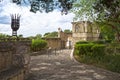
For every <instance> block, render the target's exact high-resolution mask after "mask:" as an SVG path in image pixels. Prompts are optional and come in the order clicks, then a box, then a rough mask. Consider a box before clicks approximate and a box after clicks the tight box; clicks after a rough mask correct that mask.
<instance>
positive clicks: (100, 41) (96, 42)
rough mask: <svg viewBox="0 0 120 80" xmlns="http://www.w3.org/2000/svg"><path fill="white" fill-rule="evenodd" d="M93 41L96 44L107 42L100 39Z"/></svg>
mask: <svg viewBox="0 0 120 80" xmlns="http://www.w3.org/2000/svg"><path fill="white" fill-rule="evenodd" d="M92 43H94V44H105V41H104V40H99V41H93V42H92Z"/></svg>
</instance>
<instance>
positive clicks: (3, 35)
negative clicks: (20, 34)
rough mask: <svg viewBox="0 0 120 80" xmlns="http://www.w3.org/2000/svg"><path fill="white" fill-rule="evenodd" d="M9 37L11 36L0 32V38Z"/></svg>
mask: <svg viewBox="0 0 120 80" xmlns="http://www.w3.org/2000/svg"><path fill="white" fill-rule="evenodd" d="M7 37H10V35H7V34H3V33H0V38H7Z"/></svg>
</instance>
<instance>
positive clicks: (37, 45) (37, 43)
mask: <svg viewBox="0 0 120 80" xmlns="http://www.w3.org/2000/svg"><path fill="white" fill-rule="evenodd" d="M46 47H47V42H46V41H45V40H42V39H33V40H32V45H31V49H32V51H40V50H41V49H44V48H46Z"/></svg>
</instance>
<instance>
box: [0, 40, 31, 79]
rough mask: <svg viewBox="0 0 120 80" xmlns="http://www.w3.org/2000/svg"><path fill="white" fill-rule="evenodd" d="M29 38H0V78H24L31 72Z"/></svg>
mask: <svg viewBox="0 0 120 80" xmlns="http://www.w3.org/2000/svg"><path fill="white" fill-rule="evenodd" d="M30 44H31V41H30V40H27V39H18V38H17V39H0V80H24V79H25V78H26V75H28V73H29V62H30V56H29V54H28V53H29V52H30Z"/></svg>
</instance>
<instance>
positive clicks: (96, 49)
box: [92, 44, 105, 57]
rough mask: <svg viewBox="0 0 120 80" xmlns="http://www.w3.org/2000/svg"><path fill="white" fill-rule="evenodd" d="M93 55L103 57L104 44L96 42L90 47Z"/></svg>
mask: <svg viewBox="0 0 120 80" xmlns="http://www.w3.org/2000/svg"><path fill="white" fill-rule="evenodd" d="M92 55H93V57H103V56H104V55H105V45H103V44H96V45H94V46H93V47H92Z"/></svg>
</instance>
